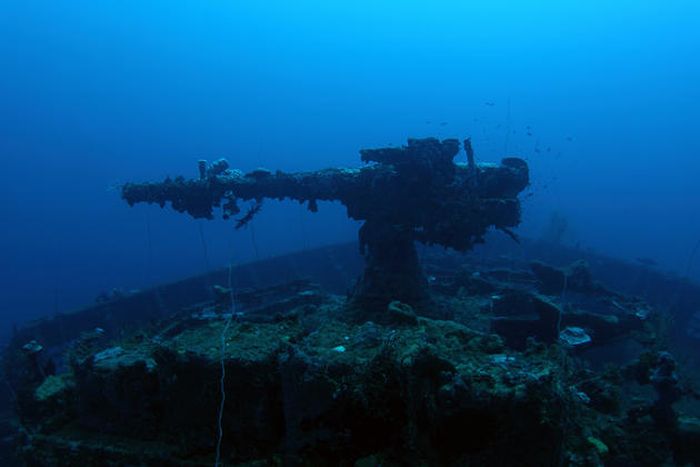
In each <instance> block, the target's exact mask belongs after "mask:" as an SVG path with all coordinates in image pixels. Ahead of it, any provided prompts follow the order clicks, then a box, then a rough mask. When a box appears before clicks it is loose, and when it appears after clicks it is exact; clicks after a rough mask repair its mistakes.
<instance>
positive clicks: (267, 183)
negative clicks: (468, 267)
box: [122, 138, 528, 321]
mask: <svg viewBox="0 0 700 467" xmlns="http://www.w3.org/2000/svg"><path fill="white" fill-rule="evenodd" d="M464 149H465V152H466V156H467V158H466V159H467V161H466V162H465V163H455V162H454V158H455V157H456V156H457V154H458V153H459V150H460V143H459V141H458V140H456V139H446V140H442V141H440V140H438V139H435V138H426V139H409V140H408V144H407V145H406V146H403V147H400V148H394V147H391V148H380V149H365V150H361V151H360V155H361V160H362V161H363V162H365V163H367V164H368V165H366V166H365V167H362V168H356V169H346V168H331V169H324V170H318V171H313V172H300V173H285V172H280V171H277V172H271V171H268V170H265V169H258V170H255V171H252V172H249V173H245V174H244V173H243V172H241V171H239V170H235V169H231V168H229V165H228V163H227V162H226V161H225V160H219V161H217V162H215V163H213V164H211V165H209V164H207V162H206V161H200V162H199V178H195V179H185V178H183V177H177V178H175V179H171V178H166V179H165V180H164V181H163V182H155V183H154V182H151V183H127V184H125V185H124V186H123V187H122V197H123V198H124V200H125V201H126V202H127V203H129V205H132V206H133V205H134V204H136V203H144V202H145V203H155V204H159V205H160V206H161V207H163V206H165V205H166V203H170V205H171V206H172V208H173V209H175V210H176V211H178V212H186V213H188V214H190V215H191V216H192V217H194V218H206V219H212V218H213V217H214V208H221V210H222V216H223V217H224V218H229V217H232V216H235V215H237V214H239V213H240V212H241V210H240V208H239V206H238V202H239V201H255V204H254V205H253V207H251V208H250V209H249V210H248V211H247V212H246V213H245V214H244V215H243V216H242V217H240V218H238V222H237V227H242V226H244V225H245V224H247V223H248V222H249V221H250V220H251V219H252V218H253V216H254V215H255V214H256V213H257V212H258V211H259V210H260V207H261V203H262V201H263V199H265V198H268V199H278V200H282V199H285V198H289V199H293V200H297V201H299V202H300V203H307V205H308V209H309V210H311V211H313V212H315V211H317V209H318V206H317V202H318V201H339V202H340V203H342V204H343V205H344V206H345V207H346V208H347V213H348V216H349V217H350V218H352V219H356V220H362V221H364V223H363V225H362V227H361V228H360V232H359V243H360V250H361V253H362V254H363V255H364V256H365V259H366V265H365V270H364V272H363V273H362V276H361V277H360V278H359V279H358V282H357V284H356V286H355V289H354V291H353V293H352V297H351V301H350V304H351V305H352V308H353V309H354V310H356V311H359V312H360V316H359V319H366V318H368V317H369V316H372V319H374V320H380V321H381V320H382V318H381V315H377V314H376V312H377V311H384V310H386V309H387V304H389V303H390V302H391V301H393V300H400V301H401V302H404V303H408V304H410V305H412V306H414V307H417V308H419V309H425V307H426V305H428V304H429V303H430V299H429V294H428V291H427V281H426V279H425V278H424V276H423V273H422V270H421V267H420V263H419V260H418V255H417V253H416V249H415V245H414V242H415V241H419V242H422V243H424V244H428V245H432V244H435V245H442V246H444V247H449V248H453V249H455V250H458V251H466V250H469V249H470V248H471V247H472V246H473V245H474V244H476V243H481V242H483V236H484V234H485V233H486V231H487V230H488V229H489V228H490V227H495V228H497V229H501V230H503V231H505V232H506V233H508V234H509V235H511V236H513V234H512V232H511V231H510V230H509V229H510V228H511V227H514V226H516V225H518V224H519V222H520V203H519V201H518V198H517V197H518V194H519V193H520V192H521V191H522V190H523V189H524V188H525V187H526V186H527V184H528V167H527V164H526V163H525V162H524V161H523V160H521V159H518V158H512V157H511V158H506V159H503V160H502V161H501V164H500V165H493V164H477V163H476V162H475V160H474V152H473V150H472V146H471V142H470V140H469V139H467V140H465V141H464Z"/></svg>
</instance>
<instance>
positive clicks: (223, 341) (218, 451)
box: [214, 246, 236, 467]
mask: <svg viewBox="0 0 700 467" xmlns="http://www.w3.org/2000/svg"><path fill="white" fill-rule="evenodd" d="M231 250H232V251H231V257H230V259H229V263H228V283H227V287H228V291H229V299H230V301H231V308H230V314H229V316H228V317H227V318H226V324H225V325H224V328H223V329H222V331H221V336H220V345H221V349H220V352H221V353H220V358H219V364H220V366H221V377H220V379H219V390H220V391H221V399H220V401H219V415H218V418H217V428H218V438H217V440H216V459H215V461H214V467H219V466H220V465H222V464H221V443H222V441H223V439H224V407H225V405H226V335H227V334H228V330H229V328H230V327H231V323H232V322H233V319H234V317H235V316H236V304H235V301H234V296H233V246H232V247H231Z"/></svg>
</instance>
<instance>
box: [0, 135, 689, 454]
mask: <svg viewBox="0 0 700 467" xmlns="http://www.w3.org/2000/svg"><path fill="white" fill-rule="evenodd" d="M361 159H362V162H364V163H365V165H364V166H362V167H361V168H354V169H344V168H331V169H324V170H319V171H313V172H304V173H284V172H279V171H277V172H273V171H269V170H265V169H258V170H255V171H253V172H249V173H243V172H241V171H238V170H236V169H233V168H231V167H230V166H229V164H228V162H226V161H224V160H219V161H216V162H213V163H208V162H207V161H199V163H198V173H195V177H193V178H189V179H187V178H184V177H177V178H174V179H170V178H168V179H165V180H164V181H162V182H146V183H127V184H125V185H124V186H123V187H122V193H121V194H122V197H123V199H124V200H125V201H126V202H127V203H129V204H130V205H134V204H137V203H153V204H157V205H160V206H161V207H163V206H170V207H171V208H172V209H174V210H176V211H178V212H183V213H187V214H189V215H190V216H192V217H194V218H207V219H210V218H213V216H214V215H215V214H216V213H217V212H218V213H220V214H221V215H222V216H223V217H225V218H233V220H234V222H235V225H236V226H237V227H244V226H245V225H246V224H247V223H249V222H250V221H251V220H252V219H253V218H254V216H255V215H256V213H257V212H259V210H260V209H261V208H262V206H263V202H265V200H270V199H292V200H296V201H298V202H300V203H304V204H306V205H307V206H308V209H309V210H311V211H316V210H317V209H318V205H317V203H318V201H337V202H340V203H342V204H343V205H344V206H345V207H346V208H347V214H348V216H349V217H351V218H353V219H356V220H360V221H362V222H363V223H362V226H361V228H360V230H359V236H358V242H357V244H342V245H335V246H331V247H324V248H319V249H316V250H312V251H305V252H301V253H297V254H290V255H287V256H284V257H279V258H272V259H268V260H265V261H259V262H256V263H251V264H244V265H237V266H233V265H231V266H229V267H228V268H225V269H221V270H216V271H212V272H210V273H208V274H205V275H202V276H196V277H192V278H189V279H184V280H182V281H180V282H178V283H173V284H165V285H162V286H159V287H155V288H152V289H149V290H145V291H141V292H138V293H134V294H129V295H123V296H115V297H107V298H106V299H105V300H102V301H101V302H100V303H98V304H95V305H94V306H90V307H87V308H85V309H82V310H77V311H74V312H71V313H65V314H61V315H57V316H54V317H52V318H47V319H44V320H41V321H37V322H34V323H30V324H28V325H26V326H24V327H22V328H20V329H17V330H16V332H15V335H14V336H13V339H12V341H11V342H10V344H9V345H8V347H7V348H6V349H5V351H4V353H3V378H4V380H5V382H6V383H7V384H6V385H5V387H6V389H5V390H4V393H3V396H2V400H3V401H4V404H3V407H4V409H5V410H4V411H3V412H2V413H3V414H4V415H3V419H2V423H3V425H2V426H3V430H4V432H5V433H7V436H6V437H5V446H4V448H5V449H6V450H8V451H10V450H11V451H12V454H13V455H14V456H15V458H16V459H19V461H20V462H21V463H23V464H24V465H49V466H63V465H76V464H81V465H85V466H93V465H94V466H104V465H168V466H170V465H172V466H200V465H216V466H218V465H246V466H263V465H285V466H287V465H289V466H295V465H314V466H326V465H327V466H337V465H347V466H357V467H360V466H379V465H382V466H404V465H426V466H427V465H445V466H463V465H464V466H466V465H469V466H481V465H484V466H489V465H498V466H565V465H566V466H599V465H619V466H622V465H625V466H629V465H650V466H651V465H674V464H676V465H686V464H695V463H698V462H699V461H700V447H699V446H700V419H698V418H695V417H694V414H698V413H700V411H698V402H697V401H698V398H699V396H698V393H697V392H696V391H695V389H694V387H693V384H692V381H693V378H692V375H693V372H694V371H697V369H695V367H694V366H693V365H692V364H690V363H689V362H682V361H679V360H678V358H677V355H679V354H680V352H677V351H678V347H679V346H686V348H695V349H697V345H698V343H697V339H698V337H700V330H698V328H700V324H699V323H700V316H698V314H697V313H696V312H697V310H700V288H698V286H697V285H695V284H693V283H691V282H690V281H688V280H686V279H683V278H679V277H672V276H669V275H666V274H663V273H661V272H658V271H655V270H653V269H650V268H648V267H647V266H645V265H641V264H628V263H624V262H621V261H618V260H614V259H611V258H606V257H603V256H600V255H597V254H595V253H593V252H590V251H588V252H586V251H581V250H577V249H573V248H570V247H566V246H563V245H561V244H556V243H553V242H544V241H533V240H528V239H519V238H518V237H517V236H516V235H515V234H514V233H513V231H512V230H511V229H513V228H514V227H516V226H517V225H518V224H519V222H520V216H521V212H520V202H519V198H518V197H519V195H520V194H521V193H522V191H523V190H524V189H525V188H526V187H527V185H528V183H529V173H528V166H527V164H526V163H525V162H524V161H523V160H521V159H519V158H515V157H508V158H505V159H503V160H502V161H501V162H500V163H498V164H489V163H482V162H477V161H476V159H475V155H474V151H473V149H472V146H471V143H470V141H469V140H468V139H467V140H465V141H464V142H462V143H460V142H459V141H458V140H453V139H448V140H442V141H441V140H438V139H433V138H429V139H421V140H409V141H408V143H407V144H406V145H405V146H403V147H400V148H380V149H369V150H363V151H361ZM242 203H249V207H248V208H246V209H242V208H241V204H242ZM490 230H499V231H501V232H504V233H505V234H506V235H500V236H494V235H489V236H488V239H487V232H488V231H490ZM485 240H487V241H485ZM232 277H235V278H236V280H235V283H234V282H233V281H232V279H231V278H232ZM693 346H695V347H693ZM684 353H686V354H687V353H688V352H687V351H684ZM8 459H9V454H8Z"/></svg>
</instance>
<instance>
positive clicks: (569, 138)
mask: <svg viewBox="0 0 700 467" xmlns="http://www.w3.org/2000/svg"><path fill="white" fill-rule="evenodd" d="M566 140H567V141H569V142H571V141H573V140H574V138H573V137H571V136H567V137H566Z"/></svg>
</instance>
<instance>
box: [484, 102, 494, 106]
mask: <svg viewBox="0 0 700 467" xmlns="http://www.w3.org/2000/svg"><path fill="white" fill-rule="evenodd" d="M484 105H485V106H486V107H493V106H494V105H496V104H495V103H493V102H491V101H488V102H484Z"/></svg>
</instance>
